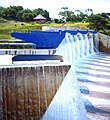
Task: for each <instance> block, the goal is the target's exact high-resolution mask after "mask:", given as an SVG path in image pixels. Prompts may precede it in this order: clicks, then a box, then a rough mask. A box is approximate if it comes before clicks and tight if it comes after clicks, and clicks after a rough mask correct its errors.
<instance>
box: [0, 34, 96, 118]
mask: <svg viewBox="0 0 110 120" xmlns="http://www.w3.org/2000/svg"><path fill="white" fill-rule="evenodd" d="M94 45H95V46H94ZM97 48H98V45H97V35H96V37H95V40H94V39H93V35H92V34H90V36H89V35H88V34H81V33H78V34H77V35H71V34H69V33H67V34H66V35H65V38H64V39H63V41H62V43H61V44H60V45H59V47H58V48H57V50H56V53H55V54H56V55H62V56H64V58H65V60H67V61H69V62H70V64H71V69H70V70H69V72H68V74H67V75H66V73H65V70H63V69H64V68H62V69H61V68H59V67H58V66H57V65H54V67H52V65H51V66H49V65H50V64H48V67H46V68H45V67H44V66H45V65H43V66H42V65H41V67H38V66H36V67H35V64H33V65H28V66H29V68H27V67H28V66H27V65H26V66H25V65H23V66H25V67H21V66H19V65H17V67H18V69H17V68H16V69H15V68H13V69H11V68H10V69H6V71H5V75H6V76H11V77H12V78H11V77H10V78H9V81H10V82H8V84H7V85H8V86H11V85H13V92H12V91H11V90H12V89H11V87H9V88H8V89H6V90H7V93H10V94H11V98H9V97H8V96H6V97H8V99H7V101H5V105H6V103H8V102H10V107H9V106H7V105H6V106H5V107H8V108H6V110H9V108H10V110H12V112H13V114H14V115H16V114H18V115H19V116H20V115H21V118H25V117H26V115H27V116H28V118H30V119H34V118H35V117H34V116H35V115H37V117H36V119H40V118H41V115H43V117H42V118H41V119H42V120H87V116H86V111H85V107H84V103H83V101H82V97H81V94H80V90H79V85H78V82H77V78H76V73H75V64H77V63H78V61H80V60H82V59H84V58H85V57H86V56H89V55H92V54H95V52H96V50H97ZM0 57H1V56H0ZM3 58H4V60H3V61H2V62H1V61H0V64H1V65H3V64H4V65H12V61H11V58H12V56H2V57H1V59H3ZM7 59H9V61H8V62H7ZM52 64H53V63H52ZM30 66H31V67H30ZM32 66H34V67H32ZM20 67H21V68H20ZM9 71H11V72H9ZM47 72H48V74H47ZM53 74H54V75H53ZM65 75H66V77H65V79H64V80H63V78H64V76H65ZM6 76H4V77H2V74H1V77H2V78H1V79H0V80H3V79H4V80H7V79H6V78H5V77H6ZM53 76H54V77H53ZM13 78H14V79H13ZM12 79H13V80H14V81H11V80H12ZM22 80H23V82H22ZM30 80H31V81H30ZM60 80H61V81H60ZM44 81H45V82H44ZM62 81H63V83H62V84H61V82H62ZM36 84H37V86H36V87H35V85H36ZM60 84H61V86H60ZM4 85H5V82H4ZM17 85H18V86H17ZM50 85H51V87H50ZM30 86H31V87H30ZM59 86H60V87H59ZM58 87H59V89H58ZM24 88H25V90H24ZM56 90H57V93H56ZM47 91H48V92H47ZM4 93H5V94H6V91H4ZM55 93H56V95H55ZM35 95H37V96H36V97H35ZM54 95H55V96H54ZM13 96H14V97H13ZM49 97H51V98H50V99H49ZM13 100H14V101H13ZM16 100H18V103H17V104H16V103H15V101H16ZM23 100H24V102H23ZM33 100H34V101H33ZM50 102H51V103H50ZM11 103H14V105H15V106H13V105H12V104H11ZM36 104H37V105H36ZM32 106H33V107H32ZM16 107H18V108H17V110H18V111H16ZM31 107H32V108H33V109H31ZM46 109H47V110H46ZM10 110H9V111H10ZM20 110H21V111H22V112H21V111H20ZM37 110H38V111H37ZM45 110H46V112H45ZM7 112H8V111H6V116H7V115H8V117H10V112H9V114H8V113H7ZM44 112H45V114H44ZM24 113H25V114H24ZM32 115H33V116H32ZM29 116H30V117H29ZM13 117H14V118H16V116H13Z"/></svg>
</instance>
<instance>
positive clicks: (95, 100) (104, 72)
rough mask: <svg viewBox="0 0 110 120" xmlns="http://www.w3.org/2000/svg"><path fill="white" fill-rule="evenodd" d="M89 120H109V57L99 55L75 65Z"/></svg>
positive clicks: (107, 55)
mask: <svg viewBox="0 0 110 120" xmlns="http://www.w3.org/2000/svg"><path fill="white" fill-rule="evenodd" d="M75 70H76V75H77V79H78V81H79V87H80V91H81V94H82V97H83V101H84V104H85V108H86V110H87V116H88V118H89V119H90V120H110V55H109V54H104V53H102V54H101V53H100V54H98V55H93V56H90V57H89V58H87V59H84V60H83V61H80V62H79V63H78V64H76V65H75Z"/></svg>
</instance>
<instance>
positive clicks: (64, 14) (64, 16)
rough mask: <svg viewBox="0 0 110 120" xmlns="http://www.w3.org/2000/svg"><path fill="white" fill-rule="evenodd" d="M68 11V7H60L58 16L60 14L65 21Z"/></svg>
mask: <svg viewBox="0 0 110 120" xmlns="http://www.w3.org/2000/svg"><path fill="white" fill-rule="evenodd" d="M68 12H69V10H68V7H62V8H61V11H60V12H59V16H62V19H64V21H66V20H67V13H68Z"/></svg>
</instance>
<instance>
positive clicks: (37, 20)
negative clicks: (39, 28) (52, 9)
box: [34, 14, 47, 23]
mask: <svg viewBox="0 0 110 120" xmlns="http://www.w3.org/2000/svg"><path fill="white" fill-rule="evenodd" d="M34 20H35V21H36V22H37V23H45V22H46V21H47V19H46V18H45V17H43V16H42V15H41V14H39V15H38V16H36V17H35V18H34Z"/></svg>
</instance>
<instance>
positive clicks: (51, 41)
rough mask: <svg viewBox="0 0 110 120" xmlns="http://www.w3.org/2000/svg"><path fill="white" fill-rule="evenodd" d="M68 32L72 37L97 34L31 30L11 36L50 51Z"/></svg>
mask: <svg viewBox="0 0 110 120" xmlns="http://www.w3.org/2000/svg"><path fill="white" fill-rule="evenodd" d="M66 32H68V33H70V34H72V35H76V34H77V33H78V32H79V33H81V34H86V33H88V32H91V33H93V34H95V33H97V32H96V31H90V30H89V31H88V30H65V31H58V32H55V31H51V32H50V31H38V30H33V31H31V32H30V33H25V32H12V33H11V36H12V37H15V38H17V39H21V40H24V41H26V42H30V43H34V44H36V48H38V49H40V48H42V49H51V48H57V47H58V46H59V44H60V43H61V42H62V40H63V39H64V37H65V33H66Z"/></svg>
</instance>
